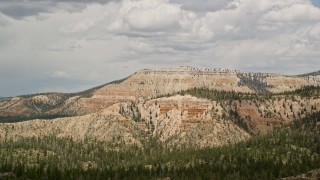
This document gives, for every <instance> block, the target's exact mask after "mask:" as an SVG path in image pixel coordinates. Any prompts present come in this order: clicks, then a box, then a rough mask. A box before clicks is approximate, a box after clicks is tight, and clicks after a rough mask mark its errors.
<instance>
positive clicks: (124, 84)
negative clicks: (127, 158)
mask: <svg viewBox="0 0 320 180" xmlns="http://www.w3.org/2000/svg"><path fill="white" fill-rule="evenodd" d="M319 85H320V75H319V74H318V73H310V74H306V75H300V76H284V75H279V74H271V73H269V74H268V73H250V72H240V71H237V70H229V69H221V68H214V69H213V68H194V67H188V66H187V67H185V66H182V67H177V68H166V69H160V70H149V69H145V70H141V71H138V72H136V73H134V74H132V75H131V76H129V77H128V78H125V79H123V80H119V81H115V82H111V83H108V84H106V85H102V86H99V87H96V88H93V89H90V90H87V91H83V92H79V93H70V94H63V93H45V94H38V95H26V96H19V97H14V98H9V99H2V100H0V116H1V117H14V116H34V115H37V116H39V115H42V116H45V115H60V116H62V115H64V116H66V115H84V114H87V113H92V112H97V111H99V110H101V109H104V108H106V107H109V106H111V105H112V104H115V103H119V102H128V101H130V102H136V101H138V100H139V99H151V98H155V97H158V96H161V95H166V94H172V93H175V92H179V91H181V90H186V89H191V88H195V87H198V88H208V89H215V90H224V91H235V92H243V93H260V92H273V93H277V92H284V91H292V90H295V89H299V88H301V87H304V86H319Z"/></svg>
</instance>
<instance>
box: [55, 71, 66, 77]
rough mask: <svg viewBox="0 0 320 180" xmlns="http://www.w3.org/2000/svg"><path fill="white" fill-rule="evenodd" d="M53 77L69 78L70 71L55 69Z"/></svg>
mask: <svg viewBox="0 0 320 180" xmlns="http://www.w3.org/2000/svg"><path fill="white" fill-rule="evenodd" d="M51 77H54V78H69V75H68V73H66V72H64V71H54V72H53V73H52V75H51Z"/></svg>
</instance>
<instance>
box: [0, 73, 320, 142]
mask: <svg viewBox="0 0 320 180" xmlns="http://www.w3.org/2000/svg"><path fill="white" fill-rule="evenodd" d="M319 85H320V75H319V73H318V72H315V73H309V74H305V75H299V76H283V75H278V74H266V73H249V72H240V71H237V70H228V69H218V68H216V69H210V68H193V67H178V68H167V69H160V70H148V69H145V70H141V71H139V72H136V73H134V74H133V75H131V76H129V77H128V78H126V79H123V80H119V81H115V82H111V83H108V84H106V85H103V86H99V87H96V88H93V89H89V90H87V91H83V92H79V93H70V94H63V93H44V94H37V95H25V96H18V97H14V98H8V99H1V100H0V120H1V121H2V122H17V121H24V120H30V119H53V120H50V121H49V120H32V121H26V122H21V123H15V124H0V129H2V131H1V132H0V133H1V134H0V136H1V137H10V138H12V139H15V138H19V137H20V136H21V137H22V136H42V135H44V134H46V135H48V134H52V135H55V136H58V137H69V136H70V137H72V138H74V139H79V140H82V139H84V138H93V139H99V140H103V141H111V140H113V139H114V138H116V137H117V138H118V139H119V140H121V141H123V142H125V143H135V144H140V142H141V140H142V139H145V138H146V137H150V136H152V137H156V138H158V139H159V140H160V141H162V142H166V143H168V144H170V145H177V146H180V145H195V146H197V147H207V146H210V147H212V146H221V145H224V144H230V143H235V142H239V141H241V140H245V139H248V138H249V137H250V136H255V135H260V134H266V133H267V132H269V131H271V130H273V129H274V127H281V126H283V125H289V124H291V123H292V122H293V121H294V120H296V119H300V118H303V117H305V116H307V115H309V114H312V113H315V112H319V111H320V97H319V93H318V94H314V95H313V96H312V97H305V96H302V95H301V94H291V95H288V94H287V95H285V94H284V93H283V92H287V91H291V92H292V91H294V90H297V89H300V88H303V87H306V86H314V87H317V86H319ZM192 88H193V89H194V88H197V89H206V90H205V92H208V93H210V91H217V92H224V94H226V95H224V96H227V95H230V94H232V93H233V95H234V93H240V94H242V95H246V97H245V98H224V96H223V97H222V98H219V99H215V98H208V97H206V96H202V95H201V93H200V95H199V92H198V91H195V92H191V91H190V92H189V94H190V95H188V93H187V94H186V95H179V93H180V94H181V92H182V91H184V90H190V89H192ZM316 92H318V90H317V89H316ZM208 93H206V94H207V95H208ZM211 93H214V92H211ZM277 93H278V94H277ZM279 93H280V94H279ZM281 93H282V94H281ZM268 94H269V96H270V97H269V96H266V95H268ZM254 95H255V96H254ZM248 96H250V98H248ZM261 97H264V98H261Z"/></svg>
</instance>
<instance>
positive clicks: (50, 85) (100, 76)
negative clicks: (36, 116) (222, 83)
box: [0, 0, 320, 96]
mask: <svg viewBox="0 0 320 180" xmlns="http://www.w3.org/2000/svg"><path fill="white" fill-rule="evenodd" d="M179 65H190V66H196V67H223V68H233V69H239V70H243V71H261V72H276V73H282V74H299V73H307V72H311V71H316V70H320V0H122V1H121V0H0V96H14V95H19V94H29V93H39V92H47V91H59V92H75V91H79V90H84V89H86V88H90V87H93V86H96V85H100V84H104V83H106V82H109V81H112V80H115V79H121V78H124V77H126V76H128V75H130V74H132V73H133V72H135V71H136V70H139V69H143V68H161V67H169V66H170V67H171V66H179Z"/></svg>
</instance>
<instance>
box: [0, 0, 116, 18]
mask: <svg viewBox="0 0 320 180" xmlns="http://www.w3.org/2000/svg"><path fill="white" fill-rule="evenodd" d="M111 1H114V0H25V1H22V0H10V1H8V0H0V12H2V13H3V14H5V15H7V16H10V17H12V18H15V19H22V18H24V17H29V16H37V15H39V14H40V13H50V12H54V11H55V10H57V9H64V10H67V11H81V10H82V9H84V8H85V7H86V5H87V4H93V3H99V4H106V3H109V2H111Z"/></svg>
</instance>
